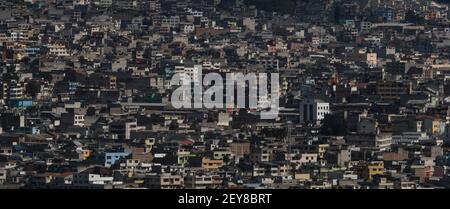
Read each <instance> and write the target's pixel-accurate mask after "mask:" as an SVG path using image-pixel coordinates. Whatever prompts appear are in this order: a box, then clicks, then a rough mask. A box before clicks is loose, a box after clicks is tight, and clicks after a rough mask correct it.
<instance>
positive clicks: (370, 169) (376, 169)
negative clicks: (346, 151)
mask: <svg viewBox="0 0 450 209" xmlns="http://www.w3.org/2000/svg"><path fill="white" fill-rule="evenodd" d="M383 173H384V163H383V161H373V162H370V163H369V164H367V165H366V166H365V168H364V169H363V174H362V175H363V177H364V179H367V180H369V181H371V180H372V179H373V177H374V176H375V175H381V174H383Z"/></svg>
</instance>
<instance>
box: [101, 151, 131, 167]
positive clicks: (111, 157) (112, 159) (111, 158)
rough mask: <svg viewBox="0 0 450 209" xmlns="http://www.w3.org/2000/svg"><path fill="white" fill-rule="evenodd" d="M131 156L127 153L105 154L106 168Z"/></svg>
mask: <svg viewBox="0 0 450 209" xmlns="http://www.w3.org/2000/svg"><path fill="white" fill-rule="evenodd" d="M128 155H130V154H129V153H127V152H105V166H106V167H110V166H112V165H114V164H115V163H116V162H117V161H119V160H120V159H124V158H127V157H128Z"/></svg>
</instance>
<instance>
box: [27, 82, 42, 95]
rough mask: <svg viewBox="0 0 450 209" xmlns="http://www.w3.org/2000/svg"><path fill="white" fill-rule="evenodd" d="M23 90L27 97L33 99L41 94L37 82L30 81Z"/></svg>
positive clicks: (39, 85)
mask: <svg viewBox="0 0 450 209" xmlns="http://www.w3.org/2000/svg"><path fill="white" fill-rule="evenodd" d="M25 90H26V93H27V94H28V95H30V96H31V97H33V98H35V97H36V96H37V94H38V93H40V92H41V84H40V83H39V82H38V81H34V80H33V81H30V82H28V84H27V87H26V89H25Z"/></svg>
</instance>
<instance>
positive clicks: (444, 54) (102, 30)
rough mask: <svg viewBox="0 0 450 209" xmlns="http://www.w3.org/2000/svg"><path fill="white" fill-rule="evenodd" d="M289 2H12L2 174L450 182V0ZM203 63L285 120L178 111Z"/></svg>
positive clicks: (0, 93)
mask: <svg viewBox="0 0 450 209" xmlns="http://www.w3.org/2000/svg"><path fill="white" fill-rule="evenodd" d="M285 1H286V0H277V1H271V0H260V3H258V1H257V0H0V57H1V61H0V188H5V189H6V188H50V189H71V188H86V189H125V188H150V189H177V188H179V189H183V188H186V189H192V188H196V189H199V188H200V189H201V188H207V189H214V188H269V189H272V188H277V189H278V188H283V189H284V188H285V189H287V188H301V189H341V188H343V189H365V188H368V189H378V188H380V189H381V188H383V189H393V188H395V189H418V188H450V167H449V166H450V109H449V104H450V80H449V78H450V18H449V16H448V15H449V14H450V10H449V2H448V1H444V0H440V1H430V0H314V1H306V0H297V1H290V3H292V4H293V5H291V6H286V8H284V7H282V6H276V5H290V4H284V3H283V2H285ZM274 2H276V3H274ZM277 3H279V4H277ZM268 5H273V8H272V7H269V6H268ZM200 67H201V68H202V70H203V72H205V73H211V72H214V73H218V74H220V75H224V74H226V73H239V72H240V73H278V74H279V81H280V88H279V95H280V98H279V108H278V111H279V114H278V116H277V117H276V118H275V119H271V120H268V119H266V120H264V119H261V117H260V115H259V114H260V113H259V112H258V111H256V110H253V109H249V108H245V107H236V108H226V107H224V108H215V109H206V108H205V109H186V108H182V109H176V108H174V107H173V106H172V104H171V94H172V93H173V91H174V90H175V88H176V86H173V85H171V83H170V81H171V78H172V76H173V75H174V74H176V73H185V74H188V75H192V74H193V73H194V72H195V69H197V68H200ZM224 77H225V76H224ZM266 100H267V98H262V97H259V98H258V102H264V101H266Z"/></svg>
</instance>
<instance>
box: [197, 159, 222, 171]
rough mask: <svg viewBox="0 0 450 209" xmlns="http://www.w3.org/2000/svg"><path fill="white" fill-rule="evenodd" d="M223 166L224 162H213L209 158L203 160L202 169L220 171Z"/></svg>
mask: <svg viewBox="0 0 450 209" xmlns="http://www.w3.org/2000/svg"><path fill="white" fill-rule="evenodd" d="M223 165H224V164H223V160H213V159H210V158H207V157H204V158H202V168H204V169H207V170H208V169H218V168H220V167H222V166H223Z"/></svg>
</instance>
